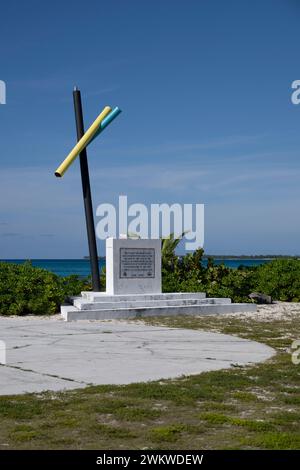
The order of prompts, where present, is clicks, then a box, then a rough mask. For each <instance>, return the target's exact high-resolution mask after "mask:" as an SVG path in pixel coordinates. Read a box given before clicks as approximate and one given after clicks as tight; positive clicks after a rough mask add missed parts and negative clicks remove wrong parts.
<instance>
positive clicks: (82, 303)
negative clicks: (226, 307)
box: [73, 297, 231, 310]
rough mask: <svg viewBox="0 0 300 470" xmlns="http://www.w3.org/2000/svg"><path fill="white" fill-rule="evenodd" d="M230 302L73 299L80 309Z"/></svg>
mask: <svg viewBox="0 0 300 470" xmlns="http://www.w3.org/2000/svg"><path fill="white" fill-rule="evenodd" d="M203 303H206V304H230V303H231V299H229V298H222V299H218V298H210V299H197V298H179V299H178V298H177V299H162V300H158V299H155V300H153V299H146V300H140V298H139V297H138V298H137V300H123V301H122V300H119V301H117V302H115V301H112V302H104V301H102V302H88V301H87V300H86V299H83V298H82V297H79V298H76V299H74V301H73V305H74V306H75V307H77V308H78V309H79V310H104V309H107V310H111V309H117V308H141V307H166V306H171V307H172V306H173V307H177V306H178V307H179V306H181V305H200V304H203Z"/></svg>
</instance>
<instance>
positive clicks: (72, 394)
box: [0, 312, 300, 449]
mask: <svg viewBox="0 0 300 470" xmlns="http://www.w3.org/2000/svg"><path fill="white" fill-rule="evenodd" d="M299 313H300V312H299ZM143 321H144V322H145V323H147V324H153V325H165V326H169V327H180V328H191V329H204V330H210V331H219V332H221V333H228V334H233V335H237V336H239V337H242V338H248V339H252V340H256V341H260V342H263V343H266V344H268V345H270V346H272V347H274V348H275V349H277V355H276V356H274V357H273V358H272V359H270V360H269V361H267V362H265V363H262V364H258V365H252V366H248V367H238V368H232V369H227V370H221V371H213V372H207V373H203V374H199V375H193V376H188V377H182V378H179V379H174V380H162V381H157V382H150V383H139V384H130V385H124V386H113V385H102V386H97V387H87V388H85V389H78V390H71V391H68V392H58V393H53V392H47V393H41V394H27V395H20V396H6V397H5V396H2V397H0V420H1V427H0V445H1V443H5V444H8V446H5V448H10V449H12V448H14V449H21V448H22V449H24V448H26V449H62V448H65V449H126V448H129V449H132V448H134V449H142V448H145V447H148V448H158V449H298V448H299V446H300V442H299V439H300V438H299V436H300V419H299V418H300V413H299V404H300V400H299V390H300V369H299V366H296V365H294V364H292V362H291V352H290V347H291V343H292V340H293V339H297V338H300V316H299V315H294V316H293V317H291V318H290V319H287V320H285V321H279V320H275V321H272V322H264V321H255V320H253V319H251V320H248V319H247V317H245V318H243V319H238V318H236V317H223V318H221V317H214V316H205V317H188V316H181V317H180V316H178V317H173V318H167V317H165V318H162V317H160V318H147V319H144V320H143Z"/></svg>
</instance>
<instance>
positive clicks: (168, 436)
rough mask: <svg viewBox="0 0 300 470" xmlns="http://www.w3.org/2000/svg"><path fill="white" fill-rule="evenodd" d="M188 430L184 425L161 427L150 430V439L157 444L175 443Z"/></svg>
mask: <svg viewBox="0 0 300 470" xmlns="http://www.w3.org/2000/svg"><path fill="white" fill-rule="evenodd" d="M185 429H186V426H185V425H184V424H172V425H170V426H160V427H157V428H152V429H151V430H150V439H151V440H152V441H156V442H161V441H164V442H175V441H177V439H178V438H179V436H180V434H181V433H182V432H183V431H184V430H185Z"/></svg>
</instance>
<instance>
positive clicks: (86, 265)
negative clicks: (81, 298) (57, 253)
mask: <svg viewBox="0 0 300 470" xmlns="http://www.w3.org/2000/svg"><path fill="white" fill-rule="evenodd" d="M1 261H6V262H9V263H17V264H22V263H24V262H25V260H24V259H9V260H8V259H6V260H5V259H3V260H1ZM270 261H271V260H270V259H268V258H265V259H251V258H249V259H244V258H240V259H239V258H233V259H225V260H224V259H218V258H215V259H214V262H215V264H222V263H224V265H225V266H228V267H229V268H238V267H239V266H241V265H243V266H259V265H261V264H265V263H268V262H270ZM31 263H32V265H33V266H36V267H38V268H43V269H46V270H47V271H52V272H53V273H55V274H58V275H59V276H69V275H70V274H77V275H78V276H80V277H85V276H88V275H90V273H91V271H90V262H89V260H88V259H33V260H31ZM206 263H207V260H206V259H204V260H203V264H204V265H205V264H206ZM104 266H105V260H104V259H101V260H99V267H100V270H101V269H102V267H104Z"/></svg>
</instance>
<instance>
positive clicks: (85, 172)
mask: <svg viewBox="0 0 300 470" xmlns="http://www.w3.org/2000/svg"><path fill="white" fill-rule="evenodd" d="M73 100H74V110H75V120H76V129H77V139H78V140H80V139H81V137H82V136H83V135H84V124H83V114H82V103H81V94H80V90H78V89H77V88H76V87H75V88H74V91H73ZM79 160H80V171H81V182H82V193H83V202H84V211H85V220H86V229H87V236H88V243H89V254H90V263H91V272H92V287H93V291H94V292H99V291H100V274H99V264H98V253H97V243H96V236H95V225H94V215H93V204H92V197H91V186H90V176H89V167H88V161H87V153H86V148H84V149H83V150H82V152H81V153H80V155H79Z"/></svg>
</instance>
